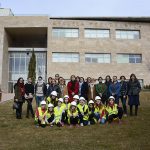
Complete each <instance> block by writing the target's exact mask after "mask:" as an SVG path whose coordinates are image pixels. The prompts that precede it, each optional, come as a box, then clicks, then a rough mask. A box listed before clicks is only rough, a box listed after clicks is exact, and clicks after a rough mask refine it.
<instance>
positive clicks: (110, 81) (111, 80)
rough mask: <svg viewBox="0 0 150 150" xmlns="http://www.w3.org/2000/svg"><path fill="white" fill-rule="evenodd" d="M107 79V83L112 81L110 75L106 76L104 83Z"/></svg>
mask: <svg viewBox="0 0 150 150" xmlns="http://www.w3.org/2000/svg"><path fill="white" fill-rule="evenodd" d="M107 77H109V82H112V79H111V77H110V75H107V76H106V77H105V83H107V82H108V81H107Z"/></svg>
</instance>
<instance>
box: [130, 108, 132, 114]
mask: <svg viewBox="0 0 150 150" xmlns="http://www.w3.org/2000/svg"><path fill="white" fill-rule="evenodd" d="M130 116H132V105H130Z"/></svg>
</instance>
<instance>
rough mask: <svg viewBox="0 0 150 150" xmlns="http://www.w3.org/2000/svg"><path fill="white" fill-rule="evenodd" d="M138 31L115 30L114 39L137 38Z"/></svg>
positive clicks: (138, 36)
mask: <svg viewBox="0 0 150 150" xmlns="http://www.w3.org/2000/svg"><path fill="white" fill-rule="evenodd" d="M139 38H140V31H135V30H116V39H139Z"/></svg>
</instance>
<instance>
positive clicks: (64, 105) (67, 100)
mask: <svg viewBox="0 0 150 150" xmlns="http://www.w3.org/2000/svg"><path fill="white" fill-rule="evenodd" d="M62 107H63V108H64V113H63V119H64V123H65V124H68V116H67V113H68V109H69V108H70V103H69V96H68V95H65V96H64V103H62Z"/></svg>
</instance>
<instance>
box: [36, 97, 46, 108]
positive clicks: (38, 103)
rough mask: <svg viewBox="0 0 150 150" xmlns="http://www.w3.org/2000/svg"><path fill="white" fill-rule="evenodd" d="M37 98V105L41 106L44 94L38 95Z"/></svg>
mask: <svg viewBox="0 0 150 150" xmlns="http://www.w3.org/2000/svg"><path fill="white" fill-rule="evenodd" d="M35 99H36V105H37V107H39V106H40V103H41V101H42V100H44V96H36V97H35Z"/></svg>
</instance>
